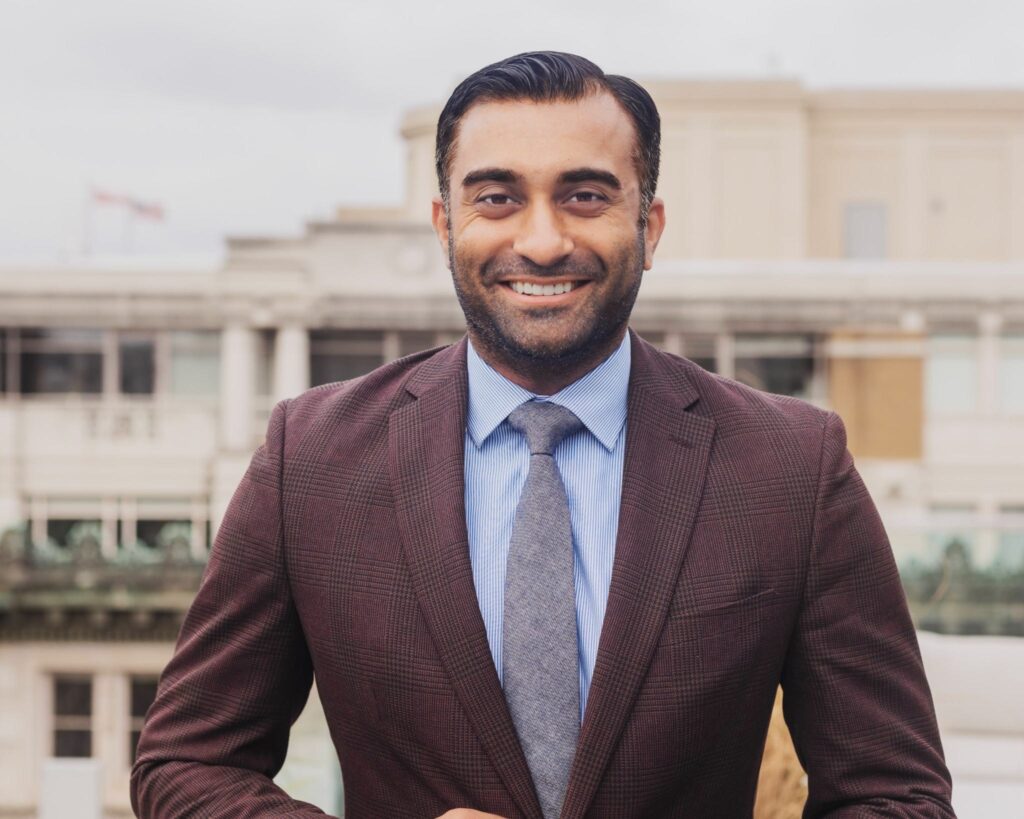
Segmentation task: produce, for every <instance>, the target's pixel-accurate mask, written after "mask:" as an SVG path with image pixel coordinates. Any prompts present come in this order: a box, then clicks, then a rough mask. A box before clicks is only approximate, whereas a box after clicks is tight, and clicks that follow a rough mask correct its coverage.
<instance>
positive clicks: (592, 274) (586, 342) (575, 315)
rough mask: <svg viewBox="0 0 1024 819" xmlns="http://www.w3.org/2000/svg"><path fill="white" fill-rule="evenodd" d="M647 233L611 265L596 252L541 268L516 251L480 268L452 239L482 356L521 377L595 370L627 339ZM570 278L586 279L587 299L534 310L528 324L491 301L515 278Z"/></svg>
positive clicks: (460, 288) (452, 261)
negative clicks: (485, 354) (588, 365)
mask: <svg viewBox="0 0 1024 819" xmlns="http://www.w3.org/2000/svg"><path fill="white" fill-rule="evenodd" d="M644 251H645V245H644V233H643V231H642V230H638V231H637V234H636V237H635V241H634V242H632V243H631V244H629V245H627V246H624V247H621V248H620V249H619V251H618V252H617V253H616V254H615V255H614V257H612V258H611V259H610V260H609V262H608V264H607V265H606V264H605V263H604V262H603V261H602V260H601V259H600V258H599V257H598V256H596V255H594V254H592V253H591V254H580V253H576V252H574V253H573V254H572V255H570V256H569V257H567V258H566V259H564V260H562V261H560V262H559V263H558V264H555V265H552V266H550V267H541V266H539V265H537V264H534V263H533V262H531V261H530V260H529V259H526V258H524V257H522V256H519V255H518V254H514V253H512V252H511V251H509V253H508V254H507V255H504V256H499V257H495V258H493V259H489V260H488V261H487V262H485V263H484V264H483V265H482V266H480V267H479V269H475V265H474V264H473V262H472V261H471V260H470V259H469V258H468V255H469V254H466V253H462V252H460V250H459V248H457V247H456V246H455V242H454V238H453V236H452V234H451V233H449V235H448V261H449V266H450V268H451V271H452V280H453V282H454V285H455V294H456V296H457V297H458V299H459V304H460V305H461V307H462V312H463V313H464V314H465V317H466V325H467V327H468V328H469V331H470V336H471V337H472V338H473V340H474V342H476V343H477V345H478V346H481V347H483V350H484V351H485V352H488V353H490V354H491V355H492V356H493V357H495V358H496V359H497V360H499V361H501V362H502V363H504V364H506V365H507V366H509V367H510V368H512V369H513V370H515V371H518V372H522V373H524V374H531V373H537V374H539V373H557V372H559V371H561V370H564V369H567V368H575V367H578V366H580V365H582V364H585V363H592V364H593V365H594V366H596V365H597V364H599V363H600V362H601V361H603V360H604V359H605V358H606V357H607V356H608V355H610V354H611V352H612V349H613V348H614V346H615V345H616V344H617V343H618V341H619V340H621V338H622V334H623V333H624V332H625V327H626V324H627V322H628V321H629V316H630V314H631V313H632V311H633V305H634V303H635V302H636V297H637V293H638V292H639V290H640V283H641V280H642V278H643V262H644ZM519 277H524V278H525V277H530V278H551V279H554V278H570V279H583V280H586V281H589V282H590V284H589V285H587V288H588V290H589V291H590V292H589V293H587V300H586V301H585V302H584V303H582V304H578V305H575V306H573V308H572V309H570V308H569V307H567V306H558V307H536V308H533V309H531V310H530V311H529V314H528V317H526V318H524V316H523V314H522V312H521V311H520V310H517V309H515V308H514V307H513V306H512V305H510V304H509V303H508V302H506V301H505V300H504V299H500V298H488V296H489V294H493V293H494V291H495V289H496V288H500V287H505V286H506V285H504V284H500V283H499V282H500V281H507V280H509V279H510V278H513V279H514V278H519Z"/></svg>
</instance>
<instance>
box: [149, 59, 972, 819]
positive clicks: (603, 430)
mask: <svg viewBox="0 0 1024 819" xmlns="http://www.w3.org/2000/svg"><path fill="white" fill-rule="evenodd" d="M659 127H660V126H659V120H658V115H657V111H656V109H655V107H654V105H653V102H652V101H651V100H650V98H649V96H648V95H647V94H646V92H644V91H643V90H642V89H641V88H640V87H639V86H638V85H636V84H635V83H633V82H632V81H630V80H627V79H625V78H622V77H612V76H606V75H605V74H604V73H603V72H601V70H600V69H599V68H597V66H595V65H593V64H592V63H590V62H588V61H586V60H583V59H582V58H579V57H575V56H572V55H565V54H557V53H535V54H525V55H519V56H517V57H513V58H510V59H508V60H505V61H502V62H500V63H496V64H495V65H492V66H489V67H487V68H485V69H482V70H481V71H479V72H477V73H476V74H474V75H472V76H471V77H469V78H468V79H467V80H466V81H464V82H463V83H462V85H460V86H459V88H457V89H456V91H455V92H454V93H453V95H452V97H451V99H450V100H449V102H448V104H447V106H446V107H445V109H444V111H443V112H442V114H441V117H440V120H439V123H438V139H437V145H438V150H437V160H438V178H439V184H440V190H441V196H440V198H439V199H438V200H437V201H435V203H434V209H433V220H434V225H435V228H436V230H437V235H438V238H439V240H440V242H441V245H442V248H443V250H444V253H445V257H446V259H447V261H448V265H449V267H450V269H451V272H452V278H453V280H454V283H455V288H456V292H457V294H458V297H459V300H460V303H461V305H462V308H463V310H464V312H465V315H466V321H467V325H468V331H469V332H468V339H464V340H463V341H462V342H460V343H459V344H456V345H454V346H452V347H449V348H445V349H442V350H438V351H430V352H427V353H423V354H419V355H417V356H413V357H410V358H407V359H403V360H401V361H398V362H395V363H393V364H390V365H387V366H385V367H382V368H381V369H379V370H376V371H375V372H373V373H371V374H369V375H367V376H365V377H363V378H361V379H356V380H355V381H352V382H347V383H344V384H332V385H327V386H324V387H319V388H316V389H314V390H311V391H310V392H307V393H305V394H304V395H302V396H300V397H299V398H297V399H294V400H292V401H286V402H283V403H282V404H280V405H278V407H277V408H276V409H275V411H274V414H273V417H272V419H271V422H270V426H269V430H268V433H267V439H266V443H265V445H264V446H263V447H261V448H260V449H259V450H258V451H257V453H256V455H255V456H254V458H253V462H252V465H251V466H250V469H249V471H248V473H247V474H246V477H245V478H244V480H243V482H242V484H241V486H240V487H239V489H238V492H237V493H236V495H235V498H234V499H233V501H232V503H231V507H230V509H229V510H228V513H227V515H226V517H225V519H224V522H223V525H222V527H221V529H220V532H219V534H218V538H217V542H216V545H215V547H214V550H213V553H212V555H211V558H210V564H209V568H208V570H207V573H206V576H205V578H204V581H203V585H202V587H201V589H200V591H199V594H198V596H197V597H196V600H195V603H194V604H193V606H192V609H191V611H190V612H189V615H188V617H187V619H186V622H185V625H184V627H183V629H182V635H181V638H180V640H179V643H178V647H177V652H176V654H175V657H174V659H173V660H172V661H171V663H170V665H169V666H168V668H167V671H166V672H165V674H164V677H163V679H162V681H161V685H160V690H159V693H158V696H157V700H156V702H155V703H154V706H153V708H152V710H151V712H150V714H149V717H148V721H147V724H146V728H145V731H144V732H143V736H142V740H141V743H140V749H139V755H138V761H137V763H136V765H135V769H134V771H133V779H132V787H133V790H132V798H133V804H134V806H135V808H136V811H137V812H139V814H140V815H143V816H160V817H163V816H178V815H200V816H257V815H267V816H285V815H287V816H307V815H314V814H316V813H318V811H316V810H315V809H314V808H312V807H311V806H309V805H305V804H302V803H299V802H295V801H293V800H291V799H289V797H288V796H287V795H286V794H284V793H283V792H281V791H280V790H279V789H278V788H276V787H275V786H274V784H273V783H272V781H271V777H272V776H273V775H274V774H275V773H276V772H277V770H278V769H279V767H280V765H281V764H282V761H283V759H284V756H285V752H286V748H287V741H288V729H289V726H290V725H291V723H292V721H293V720H294V719H295V718H296V716H297V715H298V714H299V712H300V711H301V710H302V708H303V705H304V703H305V700H306V697H307V696H308V692H309V690H310V684H311V680H312V677H313V675H314V673H315V677H316V681H317V689H318V692H319V695H320V697H321V700H322V702H323V706H324V711H325V714H326V717H327V721H328V724H329V726H330V729H331V734H332V737H333V739H334V743H335V746H336V748H337V752H338V755H339V758H340V760H341V764H342V770H343V773H344V779H345V793H346V816H349V817H353V818H355V817H383V816H387V817H402V816H407V817H433V816H438V815H441V814H444V813H446V812H448V811H450V814H449V815H450V816H451V817H455V816H480V815H495V816H503V817H534V818H537V817H541V816H543V817H546V819H551V817H556V816H562V817H583V816H591V817H641V816H644V817H647V816H693V817H741V816H749V815H750V813H751V810H752V806H753V802H754V797H755V788H756V782H757V773H758V766H759V762H760V756H761V751H762V748H763V744H764V738H765V732H766V728H767V724H768V720H769V716H770V713H771V710H772V703H773V700H774V696H775V691H776V687H777V686H778V684H779V683H780V682H781V684H782V685H783V686H784V703H785V713H786V718H787V721H788V723H789V726H790V728H791V731H792V734H793V739H794V742H795V745H796V748H797V751H798V753H799V755H800V758H801V761H802V763H803V765H804V767H805V768H806V770H807V772H808V781H809V790H810V794H809V799H808V804H807V809H806V814H805V815H808V816H902V817H925V816H928V817H934V816H952V815H953V814H952V810H951V809H950V806H949V792H950V782H949V776H948V773H947V772H946V769H945V766H944V763H943V759H942V752H941V748H940V744H939V738H938V733H937V729H936V725H935V720H934V715H933V712H932V704H931V699H930V695H929V692H928V688H927V684H926V682H925V679H924V675H923V671H922V667H921V661H920V657H919V654H918V650H917V644H916V640H915V636H914V632H913V628H912V626H911V623H910V620H909V617H908V615H907V609H906V604H905V601H904V598H903V594H902V590H901V587H900V583H899V578H898V576H897V574H896V569H895V566H894V563H893V559H892V554H891V552H890V549H889V546H888V543H887V542H886V539H885V534H884V532H883V530H882V527H881V524H880V522H879V520H878V517H877V514H876V513H875V511H874V508H873V506H872V504H871V501H870V499H869V498H868V496H867V494H866V492H865V490H864V487H863V485H862V483H861V482H860V479H859V478H858V476H857V474H856V472H855V471H854V468H853V465H852V462H851V459H850V456H849V454H848V453H847V452H846V448H845V439H844V433H843V429H842V425H841V423H840V421H839V420H838V418H836V416H835V415H834V414H831V413H825V412H822V411H819V410H817V409H814V408H813V407H810V406H809V405H806V404H803V403H801V402H799V401H796V400H793V399H789V398H781V397H778V396H770V395H765V394H762V393H758V392H755V391H753V390H750V389H748V388H746V387H743V386H740V385H738V384H735V383H733V382H731V381H728V380H726V379H722V378H718V377H716V376H713V375H710V374H708V373H706V372H704V371H703V370H701V369H699V368H698V367H696V366H695V365H693V364H691V363H689V362H687V361H684V360H682V359H678V358H675V357H673V356H669V355H666V354H663V353H660V352H657V351H656V350H654V349H653V348H651V347H650V346H649V345H647V344H645V343H644V342H643V341H641V340H640V339H639V338H637V337H636V336H635V335H633V334H632V333H628V332H627V320H628V318H629V314H630V311H631V309H632V306H633V301H634V299H635V297H636V295H637V290H638V288H639V286H640V281H641V278H642V274H643V271H644V270H646V269H649V268H650V266H651V264H652V261H653V255H654V252H655V248H656V246H657V243H658V239H659V237H660V235H661V232H662V229H663V227H664V224H665V212H664V206H663V204H662V202H661V201H660V200H658V199H657V198H655V196H654V192H655V186H656V182H657V171H658V157H659ZM478 812H481V813H478Z"/></svg>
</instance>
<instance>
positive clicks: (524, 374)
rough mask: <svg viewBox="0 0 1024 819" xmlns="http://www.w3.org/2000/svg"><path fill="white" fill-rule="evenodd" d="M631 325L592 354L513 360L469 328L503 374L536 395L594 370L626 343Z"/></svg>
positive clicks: (487, 359)
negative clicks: (501, 353) (498, 351)
mask: <svg viewBox="0 0 1024 819" xmlns="http://www.w3.org/2000/svg"><path fill="white" fill-rule="evenodd" d="M626 331H627V328H626V327H623V328H622V330H620V331H619V332H618V333H616V334H615V336H614V338H612V339H611V340H610V341H609V342H606V343H605V344H604V345H602V346H601V347H600V348H598V349H596V350H595V351H594V353H593V354H592V355H588V356H587V357H586V358H585V359H581V360H575V359H574V360H569V361H565V360H561V359H555V360H552V361H538V360H536V359H518V360H510V359H508V358H507V357H504V356H501V355H498V354H496V353H495V352H494V351H493V350H491V349H489V348H488V347H487V346H486V345H485V344H483V343H482V342H481V341H480V339H479V337H478V336H477V335H476V334H475V333H474V332H473V331H472V330H470V331H469V340H470V342H471V343H472V344H473V349H474V350H476V352H477V354H478V355H479V356H480V358H482V359H483V360H484V363H486V364H487V365H488V366H490V367H491V368H492V369H493V370H494V371H495V372H497V373H498V374H499V375H502V376H504V377H505V378H507V379H508V380H509V381H511V382H512V383H513V384H517V385H518V386H520V387H522V388H523V389H525V390H529V391H530V392H532V393H533V394H534V395H554V394H555V393H556V392H559V391H560V390H563V389H565V388H566V387H568V386H569V385H570V384H572V383H575V382H576V381H579V380H580V379H581V378H583V376H585V375H586V374H587V373H589V372H590V371H591V370H593V369H595V368H597V367H598V366H599V365H600V364H601V363H602V362H603V361H605V360H606V359H607V358H608V356H610V355H611V354H612V353H613V352H615V350H616V349H617V348H618V346H619V345H620V344H621V343H622V339H623V337H624V336H625V335H626Z"/></svg>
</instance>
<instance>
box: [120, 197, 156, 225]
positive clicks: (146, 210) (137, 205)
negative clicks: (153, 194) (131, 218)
mask: <svg viewBox="0 0 1024 819" xmlns="http://www.w3.org/2000/svg"><path fill="white" fill-rule="evenodd" d="M128 205H129V207H131V209H132V211H134V213H135V215H136V216H141V217H142V218H143V219H152V220H154V221H156V222H162V221H163V219H164V208H163V205H158V204H157V203H155V202H142V201H140V200H138V199H129V200H128Z"/></svg>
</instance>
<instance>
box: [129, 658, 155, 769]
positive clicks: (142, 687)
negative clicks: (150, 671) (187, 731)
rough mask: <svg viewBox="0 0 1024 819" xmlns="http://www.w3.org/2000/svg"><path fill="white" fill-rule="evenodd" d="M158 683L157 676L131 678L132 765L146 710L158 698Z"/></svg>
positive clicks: (130, 749) (130, 740) (130, 743)
mask: <svg viewBox="0 0 1024 819" xmlns="http://www.w3.org/2000/svg"><path fill="white" fill-rule="evenodd" d="M156 685H157V678H156V677H132V678H131V703H130V707H131V711H130V713H129V715H128V716H129V722H130V724H131V729H130V730H131V733H130V734H129V736H128V749H129V755H130V759H131V764H132V765H134V764H135V754H136V751H137V750H138V747H139V737H140V736H141V735H142V726H143V724H144V723H145V720H146V712H147V711H148V710H149V706H151V705H152V704H153V700H155V699H156Z"/></svg>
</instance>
